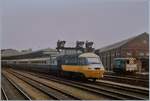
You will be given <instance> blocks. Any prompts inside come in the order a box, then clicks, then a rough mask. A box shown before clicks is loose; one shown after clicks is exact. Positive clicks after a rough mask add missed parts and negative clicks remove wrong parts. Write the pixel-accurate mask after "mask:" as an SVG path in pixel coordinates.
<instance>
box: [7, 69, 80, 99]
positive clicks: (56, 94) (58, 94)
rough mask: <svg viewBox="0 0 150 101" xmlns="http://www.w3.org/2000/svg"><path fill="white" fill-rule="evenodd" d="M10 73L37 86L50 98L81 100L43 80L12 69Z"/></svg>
mask: <svg viewBox="0 0 150 101" xmlns="http://www.w3.org/2000/svg"><path fill="white" fill-rule="evenodd" d="M9 73H11V74H13V75H14V76H16V77H17V78H19V79H22V80H23V81H24V82H26V83H28V84H30V85H31V86H33V87H35V88H36V89H38V90H40V91H41V92H44V93H45V94H46V95H48V96H50V98H52V99H53V100H79V98H77V97H75V96H72V95H71V94H69V93H67V92H62V91H61V90H59V89H57V88H52V87H49V86H46V85H44V84H43V83H41V82H37V81H35V80H33V79H31V78H27V77H25V76H23V75H19V73H14V72H12V71H9Z"/></svg>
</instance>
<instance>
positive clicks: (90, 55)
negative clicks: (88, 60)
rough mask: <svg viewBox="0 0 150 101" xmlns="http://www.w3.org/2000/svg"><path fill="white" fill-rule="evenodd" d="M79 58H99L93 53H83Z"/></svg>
mask: <svg viewBox="0 0 150 101" xmlns="http://www.w3.org/2000/svg"><path fill="white" fill-rule="evenodd" d="M79 57H99V56H98V55H96V54H94V53H83V54H81V55H80V56H79Z"/></svg>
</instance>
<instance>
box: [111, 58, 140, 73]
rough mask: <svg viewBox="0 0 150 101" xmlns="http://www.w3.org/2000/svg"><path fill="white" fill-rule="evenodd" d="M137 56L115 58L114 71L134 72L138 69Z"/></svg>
mask: <svg viewBox="0 0 150 101" xmlns="http://www.w3.org/2000/svg"><path fill="white" fill-rule="evenodd" d="M137 69H138V68H137V61H136V59H135V58H115V59H114V66H113V71H114V72H116V73H134V72H136V71H137Z"/></svg>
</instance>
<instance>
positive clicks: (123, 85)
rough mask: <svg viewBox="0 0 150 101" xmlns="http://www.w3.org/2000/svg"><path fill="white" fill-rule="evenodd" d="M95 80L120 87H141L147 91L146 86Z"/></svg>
mask: <svg viewBox="0 0 150 101" xmlns="http://www.w3.org/2000/svg"><path fill="white" fill-rule="evenodd" d="M97 82H99V83H107V84H111V85H116V86H121V87H128V88H135V89H141V90H147V91H149V88H146V87H140V86H135V85H130V84H123V83H117V82H112V81H107V80H97Z"/></svg>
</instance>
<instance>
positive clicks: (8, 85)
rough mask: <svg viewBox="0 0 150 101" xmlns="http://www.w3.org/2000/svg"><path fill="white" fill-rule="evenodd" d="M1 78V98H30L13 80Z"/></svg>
mask: <svg viewBox="0 0 150 101" xmlns="http://www.w3.org/2000/svg"><path fill="white" fill-rule="evenodd" d="M1 78H2V85H1V91H2V94H1V95H2V98H1V99H3V100H31V99H30V97H28V96H27V95H26V94H25V93H24V92H23V91H22V90H21V89H20V88H19V87H18V86H17V85H16V84H15V83H14V82H13V81H11V80H10V79H9V78H7V77H5V76H4V75H3V74H2V76H1Z"/></svg>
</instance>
